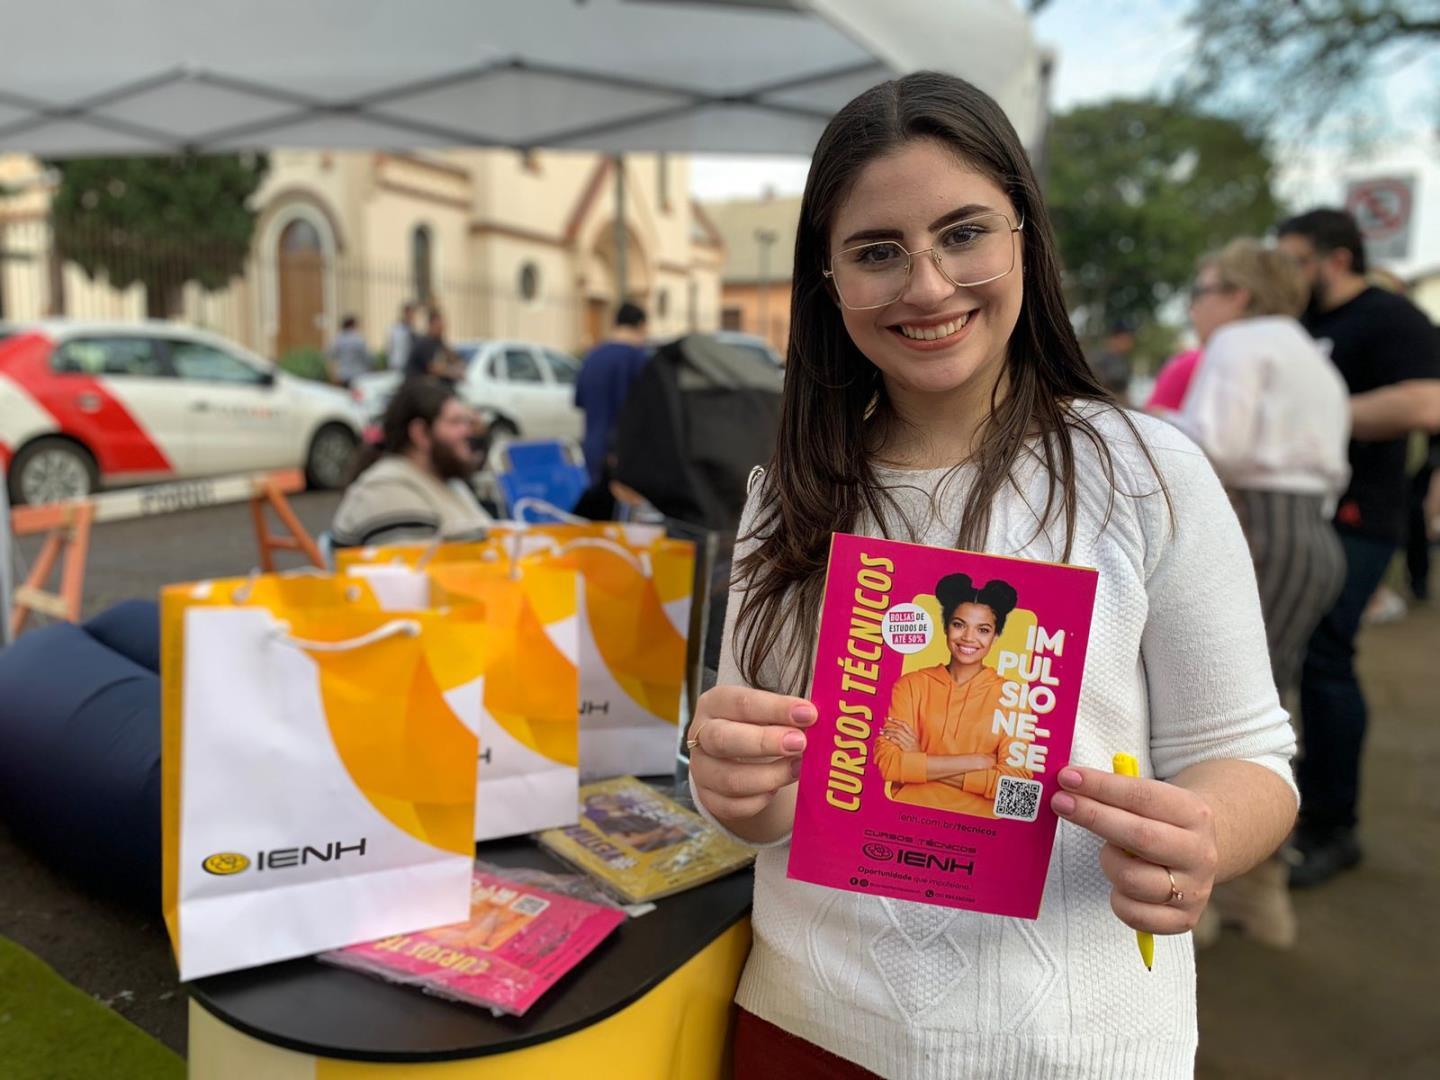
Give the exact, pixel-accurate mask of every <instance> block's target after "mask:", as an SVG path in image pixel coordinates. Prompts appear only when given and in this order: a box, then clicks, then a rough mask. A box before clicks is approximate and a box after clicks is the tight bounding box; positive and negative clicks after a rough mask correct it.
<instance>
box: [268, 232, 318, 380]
mask: <svg viewBox="0 0 1440 1080" xmlns="http://www.w3.org/2000/svg"><path fill="white" fill-rule="evenodd" d="M275 265H276V277H277V279H278V280H277V286H278V289H277V291H278V293H279V295H278V301H279V304H278V308H279V311H278V313H277V314H278V316H279V318H278V320H277V322H278V325H277V327H276V332H275V352H276V355H277V356H284V355H285V354H286V353H288V352H290V351H292V350H294V349H319V348H322V347H323V346H324V344H325V250H324V247H323V245H322V244H321V241H320V230H318V229H317V228H316V227H315V226H314V224H312V223H311V222H310V221H308V220H306V219H305V218H299V217H297V218H294V219H293V220H291V221H290V222H289V223H288V224H287V225H286V226H285V227H284V228H283V229H282V230H281V231H280V237H279V240H278V242H277V251H276V259H275Z"/></svg>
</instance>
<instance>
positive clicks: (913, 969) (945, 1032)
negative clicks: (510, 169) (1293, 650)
mask: <svg viewBox="0 0 1440 1080" xmlns="http://www.w3.org/2000/svg"><path fill="white" fill-rule="evenodd" d="M1089 411H1090V412H1091V415H1092V417H1093V420H1094V422H1095V424H1096V426H1097V428H1098V429H1099V430H1100V432H1101V433H1102V435H1103V436H1104V438H1105V440H1106V442H1107V444H1108V446H1109V448H1110V451H1111V453H1112V455H1113V459H1114V464H1115V469H1116V489H1118V490H1117V493H1116V497H1115V499H1114V502H1113V505H1109V504H1110V496H1111V488H1110V486H1109V484H1108V483H1107V482H1106V479H1105V475H1104V472H1103V470H1102V468H1101V466H1100V464H1099V462H1098V459H1097V454H1096V452H1095V450H1094V448H1093V447H1092V446H1091V445H1090V443H1089V441H1088V440H1086V439H1084V438H1077V439H1076V440H1075V441H1074V444H1075V449H1076V452H1077V455H1078V457H1079V470H1078V471H1079V479H1080V500H1079V515H1078V522H1077V528H1076V538H1075V545H1074V548H1073V550H1072V553H1071V556H1070V561H1071V562H1072V563H1075V564H1077V565H1082V566H1092V567H1095V568H1097V569H1098V570H1099V572H1100V579H1099V588H1098V594H1097V596H1096V603H1095V617H1094V625H1093V636H1092V639H1091V645H1090V651H1089V654H1088V657H1087V660H1086V668H1085V681H1084V685H1083V688H1082V692H1081V700H1080V709H1079V716H1078V718H1077V723H1076V732H1075V742H1074V749H1073V752H1072V760H1073V761H1074V762H1075V763H1076V764H1080V765H1089V766H1092V767H1095V768H1106V769H1108V768H1109V766H1110V759H1111V756H1112V754H1113V753H1114V752H1115V751H1116V750H1118V749H1125V748H1131V747H1145V746H1148V747H1149V756H1148V760H1142V762H1141V770H1142V773H1143V774H1144V775H1145V776H1158V777H1161V778H1167V777H1173V776H1174V775H1175V774H1176V773H1178V772H1180V771H1181V770H1182V769H1184V768H1186V767H1187V766H1190V765H1194V764H1195V763H1196V762H1200V761H1206V760H1210V759H1214V758H1242V759H1245V760H1248V761H1253V762H1255V763H1257V764H1259V765H1263V766H1265V767H1266V768H1268V769H1271V770H1273V771H1274V772H1275V773H1277V774H1278V775H1280V776H1282V777H1284V778H1285V779H1286V780H1287V781H1289V780H1290V765H1289V760H1290V757H1291V755H1292V753H1293V752H1294V748H1295V739H1294V735H1293V733H1292V731H1291V728H1290V724H1289V722H1288V719H1287V717H1286V714H1285V712H1284V710H1283V709H1282V708H1281V707H1280V703H1279V701H1278V699H1277V696H1276V693H1275V687H1274V684H1273V682H1272V680H1271V675H1270V662H1269V659H1268V654H1267V652H1266V647H1265V634H1264V629H1263V627H1262V624H1261V616H1260V606H1259V602H1258V599H1257V595H1256V587H1255V575H1254V571H1253V569H1252V565H1251V561H1250V557H1249V555H1248V553H1247V549H1246V546H1245V541H1244V539H1243V538H1242V536H1241V533H1240V529H1239V526H1238V524H1237V523H1236V520H1235V515H1234V513H1233V512H1232V511H1231V509H1230V505H1229V503H1228V502H1227V501H1226V498H1225V495H1224V493H1223V492H1222V490H1221V488H1220V484H1219V482H1218V481H1217V480H1216V478H1215V474H1214V472H1213V471H1212V470H1211V468H1210V466H1209V464H1207V462H1206V459H1205V456H1204V455H1203V454H1202V453H1200V451H1199V450H1198V449H1197V448H1196V447H1195V445H1194V444H1193V443H1191V442H1190V441H1188V440H1187V439H1186V438H1185V437H1184V436H1183V435H1181V434H1179V433H1178V432H1176V431H1174V430H1173V429H1172V428H1171V427H1169V425H1166V424H1164V423H1161V422H1159V421H1156V420H1152V419H1150V418H1148V417H1144V416H1139V415H1134V416H1132V419H1133V420H1134V421H1135V423H1136V424H1137V425H1138V427H1139V429H1140V431H1141V432H1142V433H1143V437H1144V439H1145V442H1146V443H1147V444H1148V445H1149V447H1150V449H1151V452H1152V453H1153V454H1154V456H1155V458H1156V461H1157V464H1158V466H1159V468H1160V473H1161V476H1163V478H1164V482H1165V484H1166V486H1167V487H1168V490H1169V492H1170V496H1171V500H1172V502H1173V506H1174V523H1173V526H1172V520H1171V517H1170V513H1169V510H1168V508H1167V505H1166V502H1165V499H1164V497H1163V495H1160V494H1156V493H1154V492H1156V488H1157V485H1156V478H1155V474H1154V473H1153V472H1152V471H1151V469H1150V467H1149V465H1148V464H1147V462H1146V460H1145V456H1144V454H1143V452H1142V450H1141V448H1140V447H1139V445H1138V444H1137V443H1136V441H1135V439H1134V437H1133V436H1132V435H1131V433H1130V431H1129V429H1128V428H1127V427H1126V425H1125V424H1124V423H1123V421H1122V420H1121V418H1120V417H1119V416H1118V415H1117V414H1115V413H1114V412H1113V411H1111V410H1104V409H1100V410H1096V409H1094V408H1093V407H1092V408H1091V409H1090V410H1089ZM942 476H943V471H936V472H900V471H886V472H884V473H882V481H883V482H884V483H885V484H886V485H887V486H888V487H891V488H892V489H894V490H895V492H896V495H897V497H898V499H899V500H900V502H901V506H902V508H903V511H904V516H905V518H906V519H907V521H908V525H907V524H905V523H899V522H896V523H891V535H892V536H894V537H896V538H897V539H911V538H912V536H911V535H907V534H910V533H912V532H913V539H915V540H916V541H918V542H920V543H926V544H934V545H942V546H943V545H948V544H953V542H954V538H955V537H956V536H958V535H959V523H960V516H961V512H962V509H963V507H964V503H965V499H966V497H967V491H968V488H969V486H970V483H971V481H972V477H971V476H970V475H969V474H968V473H967V472H966V470H964V469H962V470H961V471H960V473H959V474H957V475H956V476H955V478H954V479H953V480H952V481H951V482H950V483H948V484H945V485H943V486H942V487H941V490H939V491H938V492H935V491H934V489H935V488H936V486H937V485H938V484H939V481H940V479H941V477H942ZM1018 480H1019V482H1020V483H1019V486H1020V488H1021V490H1023V491H1024V493H1025V495H1024V496H1023V497H1022V496H1021V495H1020V494H1018V493H1016V492H1015V491H1013V490H1007V491H1006V492H1005V493H1004V494H1003V495H1002V496H1001V497H1000V500H999V501H998V502H997V504H996V505H995V507H994V509H993V512H992V517H991V526H990V533H989V538H988V542H987V544H986V546H985V550H987V551H989V552H992V553H994V554H1003V555H1018V556H1022V557H1026V558H1033V559H1041V560H1048V561H1055V560H1058V559H1059V558H1060V555H1061V554H1062V551H1063V538H1062V535H1061V532H1060V529H1059V528H1058V527H1056V528H1054V529H1052V530H1051V534H1050V535H1041V536H1039V537H1036V536H1034V533H1035V528H1036V522H1037V513H1038V511H1039V509H1040V508H1041V507H1043V505H1044V501H1045V486H1044V485H1045V480H1044V476H1043V474H1042V473H1041V472H1040V471H1039V470H1038V468H1027V469H1026V470H1025V472H1024V473H1023V474H1022V475H1021V476H1019V477H1018ZM932 493H933V494H935V495H936V499H935V505H936V506H938V509H939V516H938V517H936V516H934V515H932V513H931V511H930V507H931V495H932ZM1147 493H1151V494H1147ZM1136 496H1138V497H1136ZM766 497H767V496H766V487H765V485H761V486H759V487H758V488H757V489H756V491H755V492H754V493H753V494H752V495H751V497H750V503H749V505H748V506H747V509H746V515H745V521H744V522H743V523H742V525H741V535H742V536H744V535H745V534H746V533H747V532H748V531H749V530H750V528H751V526H752V523H753V520H754V516H755V512H756V508H757V506H759V505H760V504H761V503H762V502H763V500H764V499H765V498H766ZM1107 506H1108V507H1109V510H1110V518H1109V521H1108V523H1106V522H1105V516H1106V511H1107ZM857 531H859V532H864V533H871V534H875V533H876V532H877V531H878V530H876V529H875V526H874V523H862V525H861V526H860V527H859V528H858V529H857ZM748 548H749V545H742V546H741V548H740V550H739V552H738V553H737V554H740V555H743V554H744V552H745V551H746V550H748ZM739 600H740V591H739V590H738V589H736V588H732V590H731V596H730V608H729V613H728V618H727V625H726V632H725V649H724V653H723V655H722V657H721V662H720V682H721V683H732V684H733V683H740V682H742V681H743V680H742V679H741V677H740V674H739V671H738V670H737V667H736V663H735V658H734V649H733V641H732V635H733V633H734V617H735V613H736V610H737V608H738V606H739ZM797 637H803V638H806V639H805V640H796V641H793V642H791V648H792V650H794V649H800V650H805V651H808V650H810V649H811V648H812V647H813V637H808V636H806V635H797ZM796 655H798V654H797V653H795V652H793V651H792V652H791V659H793V658H794V657H795V656H796ZM785 663H786V660H785V657H783V656H771V657H769V658H767V661H766V663H765V665H764V668H763V670H762V675H763V678H762V679H761V685H762V687H763V688H764V689H767V690H776V691H780V692H788V693H795V692H797V688H796V687H795V686H793V685H787V684H786V676H785V675H783V674H782V672H785V671H786V670H788V669H787V667H786V666H785ZM707 816H708V815H707ZM1099 851H1100V841H1099V840H1098V839H1097V838H1096V837H1094V836H1093V835H1092V834H1090V833H1088V832H1086V831H1085V830H1083V829H1080V828H1078V827H1077V826H1074V825H1071V824H1070V823H1069V822H1066V821H1061V822H1060V827H1059V831H1058V833H1057V835H1056V841H1055V850H1054V854H1053V856H1052V858H1051V862H1050V872H1049V876H1048V878H1047V880H1046V885H1045V897H1044V902H1043V904H1042V907H1041V913H1040V918H1039V919H1038V920H1037V921H1035V922H1029V921H1025V920H1020V919H1009V918H1002V917H999V916H992V915H981V914H977V913H974V912H966V911H954V910H950V909H947V908H941V907H929V906H925V905H922V904H915V903H910V902H907V901H902V900H891V899H886V898H881V897H873V896H865V895H860V894H857V893H848V892H839V891H834V890H830V889H825V888H822V887H820V886H816V885H808V884H802V883H800V882H794V881H790V880H788V879H787V878H786V876H785V865H786V860H787V859H788V857H789V843H788V839H787V840H785V841H782V842H780V843H779V844H776V845H772V846H770V847H768V848H765V849H763V850H761V851H760V852H759V855H758V859H757V862H756V872H755V911H754V928H755V946H754V950H753V952H752V953H751V956H750V960H749V963H748V965H747V966H746V969H745V974H744V977H743V979H742V980H741V984H740V991H739V994H738V996H737V1000H738V1002H739V1004H740V1005H741V1006H742V1007H743V1008H745V1009H747V1010H749V1011H750V1012H752V1013H754V1014H756V1015H758V1016H760V1017H761V1018H763V1019H765V1020H768V1021H770V1022H771V1023H773V1024H776V1025H778V1026H779V1027H781V1028H784V1029H785V1030H787V1031H790V1032H793V1033H794V1034H796V1035H799V1036H801V1037H802V1038H805V1039H808V1040H810V1041H811V1042H813V1043H816V1044H818V1045H819V1046H822V1047H824V1048H825V1049H827V1050H830V1051H832V1052H833V1053H836V1054H839V1055H840V1056H842V1057H844V1058H848V1059H849V1060H851V1061H855V1062H858V1063H859V1064H861V1065H863V1066H865V1067H866V1068H868V1069H871V1070H873V1071H874V1072H877V1073H879V1074H881V1075H882V1076H886V1077H906V1078H915V1080H921V1078H924V1080H940V1078H942V1077H943V1078H947V1080H948V1078H952V1077H967V1078H992V1077H993V1078H997V1080H1000V1078H1003V1080H1051V1078H1059V1077H1067V1078H1082V1077H1083V1078H1087V1080H1088V1078H1095V1080H1126V1078H1134V1080H1160V1078H1168V1077H1187V1076H1191V1075H1192V1074H1193V1071H1194V1057H1195V1046H1196V1030H1195V963H1194V955H1193V951H1192V944H1191V939H1190V936H1189V935H1188V934H1187V935H1184V936H1179V937H1160V938H1157V939H1156V950H1155V970H1154V971H1153V972H1147V971H1146V970H1145V968H1144V966H1143V965H1142V964H1141V962H1140V957H1139V955H1138V952H1137V949H1136V945H1135V934H1134V932H1133V931H1132V930H1129V929H1128V928H1127V927H1125V926H1124V925H1123V924H1122V923H1121V922H1120V921H1119V920H1118V919H1117V918H1116V917H1115V915H1114V914H1113V913H1112V912H1111V910H1110V903H1109V897H1110V885H1109V883H1108V881H1107V880H1106V878H1105V876H1104V875H1103V874H1102V873H1101V871H1100V864H1099Z"/></svg>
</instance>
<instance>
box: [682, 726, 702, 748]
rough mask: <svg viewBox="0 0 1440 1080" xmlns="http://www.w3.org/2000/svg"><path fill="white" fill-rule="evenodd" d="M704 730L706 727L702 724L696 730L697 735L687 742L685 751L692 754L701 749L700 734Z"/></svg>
mask: <svg viewBox="0 0 1440 1080" xmlns="http://www.w3.org/2000/svg"><path fill="white" fill-rule="evenodd" d="M703 729H704V725H703V724H702V725H701V726H700V727H697V728H695V733H694V734H693V735H691V736H690V737H689V738H688V739H686V740H685V749H686V750H688V751H690V753H692V754H693V753H694V752H695V751H696V750H697V749H698V748H699V747H700V732H701V731H702V730H703Z"/></svg>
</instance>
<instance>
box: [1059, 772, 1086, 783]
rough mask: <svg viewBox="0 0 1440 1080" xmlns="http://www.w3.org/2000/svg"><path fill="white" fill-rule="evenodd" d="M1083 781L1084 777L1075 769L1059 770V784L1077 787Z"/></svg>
mask: <svg viewBox="0 0 1440 1080" xmlns="http://www.w3.org/2000/svg"><path fill="white" fill-rule="evenodd" d="M1084 782H1085V777H1084V776H1083V775H1082V774H1081V773H1080V772H1079V771H1078V770H1076V769H1061V770H1060V786H1061V787H1068V788H1077V787H1079V786H1080V785H1081V784H1083V783H1084Z"/></svg>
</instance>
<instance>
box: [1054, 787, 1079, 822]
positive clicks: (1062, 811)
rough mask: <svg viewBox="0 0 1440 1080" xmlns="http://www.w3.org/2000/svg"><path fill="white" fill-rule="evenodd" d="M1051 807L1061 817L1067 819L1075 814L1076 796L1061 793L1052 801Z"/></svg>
mask: <svg viewBox="0 0 1440 1080" xmlns="http://www.w3.org/2000/svg"><path fill="white" fill-rule="evenodd" d="M1050 807H1051V809H1052V810H1054V811H1055V813H1057V814H1059V815H1060V816H1061V817H1066V816H1068V815H1070V814H1073V813H1074V812H1075V796H1074V795H1067V794H1066V793H1065V792H1063V791H1062V792H1060V794H1058V795H1056V796H1055V798H1053V799H1051V800H1050Z"/></svg>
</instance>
